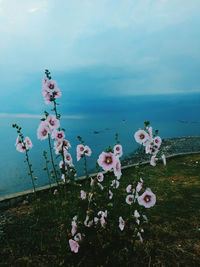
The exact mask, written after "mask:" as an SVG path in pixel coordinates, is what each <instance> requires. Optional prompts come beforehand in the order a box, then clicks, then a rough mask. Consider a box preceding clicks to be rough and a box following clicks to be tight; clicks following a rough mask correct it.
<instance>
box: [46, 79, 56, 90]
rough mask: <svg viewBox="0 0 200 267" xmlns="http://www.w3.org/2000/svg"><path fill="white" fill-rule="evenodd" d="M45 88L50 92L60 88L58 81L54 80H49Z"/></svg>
mask: <svg viewBox="0 0 200 267" xmlns="http://www.w3.org/2000/svg"><path fill="white" fill-rule="evenodd" d="M44 88H45V89H47V90H48V92H49V93H53V92H54V91H55V90H57V88H58V87H57V82H56V81H54V80H47V82H46V83H45V87H44Z"/></svg>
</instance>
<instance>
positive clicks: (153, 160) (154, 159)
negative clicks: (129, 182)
mask: <svg viewBox="0 0 200 267" xmlns="http://www.w3.org/2000/svg"><path fill="white" fill-rule="evenodd" d="M157 160H158V158H156V156H152V157H151V161H150V164H151V166H153V167H155V166H156V161H157Z"/></svg>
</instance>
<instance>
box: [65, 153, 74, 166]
mask: <svg viewBox="0 0 200 267" xmlns="http://www.w3.org/2000/svg"><path fill="white" fill-rule="evenodd" d="M64 157H65V162H66V163H67V164H69V165H71V163H72V156H71V154H70V153H66V154H65V155H64Z"/></svg>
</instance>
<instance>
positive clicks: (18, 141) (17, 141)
mask: <svg viewBox="0 0 200 267" xmlns="http://www.w3.org/2000/svg"><path fill="white" fill-rule="evenodd" d="M20 143H21V141H20V139H19V135H18V136H17V139H16V143H15V146H17V145H18V144H20Z"/></svg>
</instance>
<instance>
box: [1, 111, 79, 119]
mask: <svg viewBox="0 0 200 267" xmlns="http://www.w3.org/2000/svg"><path fill="white" fill-rule="evenodd" d="M2 117H14V118H23V119H41V118H43V117H44V115H39V114H30V113H1V112H0V118H2ZM62 118H63V119H82V118H84V116H82V115H63V116H61V119H62Z"/></svg>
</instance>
